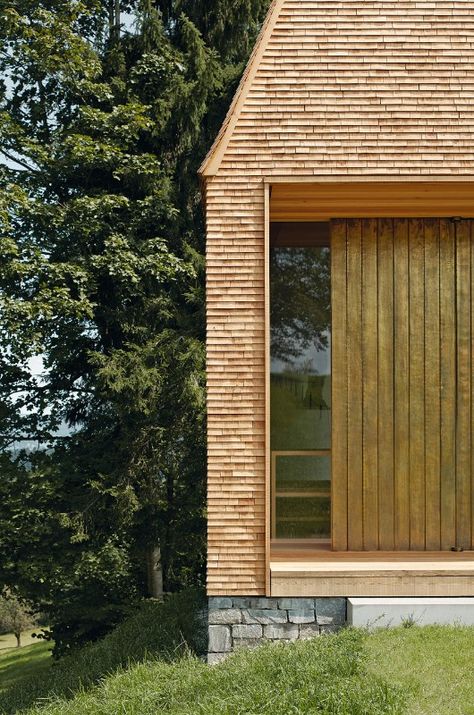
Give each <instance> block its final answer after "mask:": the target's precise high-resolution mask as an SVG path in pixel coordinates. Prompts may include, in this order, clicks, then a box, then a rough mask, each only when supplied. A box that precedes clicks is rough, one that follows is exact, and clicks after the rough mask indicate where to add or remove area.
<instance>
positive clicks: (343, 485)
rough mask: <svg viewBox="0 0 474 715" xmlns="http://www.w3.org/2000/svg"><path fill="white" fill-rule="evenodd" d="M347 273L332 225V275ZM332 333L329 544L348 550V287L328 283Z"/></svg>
mask: <svg viewBox="0 0 474 715" xmlns="http://www.w3.org/2000/svg"><path fill="white" fill-rule="evenodd" d="M346 272H347V224H346V221H342V220H341V221H333V222H332V225H331V274H332V275H345V274H346ZM331 305H332V325H333V330H334V331H336V334H337V335H339V338H340V339H339V341H338V349H337V350H336V351H334V350H332V366H331V385H332V395H331V407H332V415H333V418H332V422H333V426H332V437H331V444H332V460H331V461H332V470H333V472H334V471H335V472H336V474H337V475H338V482H337V489H334V483H332V489H331V522H332V527H331V528H332V542H333V545H334V548H335V549H336V550H341V551H344V550H346V549H347V519H348V502H347V495H348V490H347V468H348V461H347V400H348V393H347V389H348V385H347V283H346V285H345V287H344V289H341V286H340V285H339V284H337V290H336V285H335V284H334V283H333V282H332V281H331Z"/></svg>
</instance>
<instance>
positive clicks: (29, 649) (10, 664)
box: [0, 641, 52, 691]
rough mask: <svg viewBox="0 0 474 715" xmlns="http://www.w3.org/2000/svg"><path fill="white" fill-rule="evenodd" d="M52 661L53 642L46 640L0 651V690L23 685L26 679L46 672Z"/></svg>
mask: <svg viewBox="0 0 474 715" xmlns="http://www.w3.org/2000/svg"><path fill="white" fill-rule="evenodd" d="M51 663H52V658H51V643H45V642H44V641H36V642H35V643H34V645H25V646H22V647H21V648H9V649H8V650H7V649H5V650H4V651H3V650H2V651H0V691H2V690H6V689H7V688H10V687H15V688H16V687H21V684H22V682H23V681H24V680H26V679H28V678H29V677H30V676H37V675H40V674H41V673H43V672H45V671H46V670H48V668H49V667H50V666H51Z"/></svg>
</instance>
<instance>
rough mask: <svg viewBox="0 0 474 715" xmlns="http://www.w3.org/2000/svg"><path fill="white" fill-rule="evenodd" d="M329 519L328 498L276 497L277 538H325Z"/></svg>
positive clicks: (327, 535)
mask: <svg viewBox="0 0 474 715" xmlns="http://www.w3.org/2000/svg"><path fill="white" fill-rule="evenodd" d="M330 520H331V510H330V501H329V499H328V498H326V499H321V498H319V497H308V498H306V499H302V498H301V497H277V500H276V538H277V539H327V538H329V532H330Z"/></svg>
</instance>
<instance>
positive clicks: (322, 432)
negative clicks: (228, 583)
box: [270, 246, 331, 538]
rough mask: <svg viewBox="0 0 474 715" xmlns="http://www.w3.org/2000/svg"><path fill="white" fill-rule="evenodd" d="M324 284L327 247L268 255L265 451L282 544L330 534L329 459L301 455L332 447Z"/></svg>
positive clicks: (328, 326)
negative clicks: (268, 405) (268, 431)
mask: <svg viewBox="0 0 474 715" xmlns="http://www.w3.org/2000/svg"><path fill="white" fill-rule="evenodd" d="M330 279H331V275H330V251H329V248H328V247H326V246H314V247H275V248H272V249H271V255H270V335H271V345H270V351H271V449H272V452H273V453H274V455H275V460H274V468H275V471H276V474H275V475H274V477H275V488H276V506H275V509H276V536H277V537H281V538H298V537H299V538H308V537H311V538H327V537H328V536H329V524H330V500H329V495H330V459H329V458H328V456H321V455H307V456H304V457H302V456H301V453H302V452H303V453H304V452H308V451H315V450H329V449H330V447H331V418H330V415H331V280H330ZM288 452H299V453H300V456H298V455H288V454H286V455H285V453H288ZM277 465H278V467H277Z"/></svg>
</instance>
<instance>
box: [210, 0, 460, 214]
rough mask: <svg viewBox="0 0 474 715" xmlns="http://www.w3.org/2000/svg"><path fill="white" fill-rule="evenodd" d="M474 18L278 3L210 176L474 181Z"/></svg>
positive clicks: (370, 5) (363, 3)
mask: <svg viewBox="0 0 474 715" xmlns="http://www.w3.org/2000/svg"><path fill="white" fill-rule="evenodd" d="M473 13H474V3H473V2H472V0H443V2H442V3H441V4H440V5H438V4H435V5H434V4H433V3H432V2H431V1H430V0H420V1H419V2H413V1H412V0H352V1H351V2H344V3H342V2H341V3H337V4H335V3H334V2H332V1H331V0H283V1H281V0H278V2H277V3H273V6H272V12H271V13H270V15H269V17H268V20H267V22H266V24H265V26H264V28H263V31H262V34H261V38H260V42H259V43H258V46H257V47H256V49H255V51H254V53H253V56H252V59H251V61H250V63H249V66H248V68H247V70H246V72H245V75H244V79H243V82H242V84H241V86H240V88H239V90H238V92H237V95H236V100H235V102H234V104H233V106H232V109H231V111H230V113H229V116H228V118H227V120H226V122H225V125H224V128H223V131H222V132H221V134H220V136H219V139H218V141H217V143H216V145H215V146H214V148H213V151H212V153H211V155H210V156H209V157H208V160H207V162H206V165H205V166H203V167H202V170H203V172H204V173H205V174H207V175H217V174H220V173H222V172H232V171H235V170H240V171H241V176H243V177H245V176H248V173H249V172H257V171H265V172H266V174H267V175H270V174H279V175H280V176H282V175H283V176H285V175H290V174H292V173H293V174H294V173H296V172H297V171H298V172H299V174H300V175H308V176H328V175H335V174H339V175H358V174H360V175H367V174H372V175H379V176H381V175H382V176H383V175H387V176H389V175H400V174H406V175H410V176H416V175H418V176H427V175H428V176H429V175H433V174H435V175H438V174H444V175H451V176H452V177H453V178H454V177H455V176H456V175H462V174H467V173H469V172H471V173H472V168H473V162H474V150H473V143H472V131H473V119H472V87H471V71H472V67H471V65H472V63H473V61H474V25H473V23H472V16H473ZM256 155H258V162H256V160H255V157H256ZM471 210H472V208H471ZM337 215H341V214H339V212H338V213H336V214H334V213H333V214H332V216H333V217H334V216H337ZM405 215H408V214H405ZM428 215H430V214H428ZM451 215H457V214H451ZM461 215H462V214H461Z"/></svg>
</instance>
